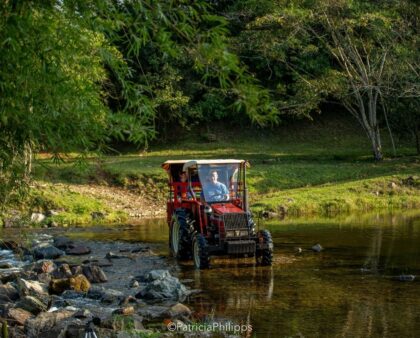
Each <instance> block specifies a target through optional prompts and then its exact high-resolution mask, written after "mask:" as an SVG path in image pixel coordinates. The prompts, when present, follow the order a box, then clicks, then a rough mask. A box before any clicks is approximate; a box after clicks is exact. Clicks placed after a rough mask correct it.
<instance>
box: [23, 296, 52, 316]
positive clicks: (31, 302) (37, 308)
mask: <svg viewBox="0 0 420 338" xmlns="http://www.w3.org/2000/svg"><path fill="white" fill-rule="evenodd" d="M16 307H19V308H22V309H24V310H26V311H29V312H30V313H33V314H34V315H37V314H38V313H40V312H43V311H47V305H46V304H44V303H43V302H42V301H40V300H39V299H38V298H36V297H32V296H24V297H22V298H21V299H20V300H19V301H18V302H17V303H16Z"/></svg>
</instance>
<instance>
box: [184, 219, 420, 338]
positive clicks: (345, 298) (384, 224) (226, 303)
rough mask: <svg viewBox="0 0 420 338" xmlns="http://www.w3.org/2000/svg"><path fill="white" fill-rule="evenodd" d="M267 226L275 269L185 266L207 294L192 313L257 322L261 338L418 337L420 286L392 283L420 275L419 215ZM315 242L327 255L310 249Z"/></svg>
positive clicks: (238, 264)
mask: <svg viewBox="0 0 420 338" xmlns="http://www.w3.org/2000/svg"><path fill="white" fill-rule="evenodd" d="M265 226H268V227H269V228H270V230H271V231H272V233H273V237H274V242H275V255H276V259H275V264H274V266H273V267H272V268H271V269H269V268H263V267H258V266H255V264H254V262H253V261H252V260H250V259H249V260H240V261H233V262H232V261H230V260H223V259H218V260H216V261H215V262H214V264H213V267H212V269H211V270H208V271H201V272H197V271H194V270H193V269H192V267H191V266H190V265H188V264H186V265H181V267H182V271H183V276H185V278H192V279H194V281H195V284H194V287H197V288H200V289H202V290H203V291H204V292H203V293H202V294H200V295H199V296H197V297H196V298H192V299H190V300H189V305H190V306H192V307H194V309H196V310H198V311H201V312H207V313H209V312H212V311H213V312H215V314H216V315H219V316H227V317H233V318H235V319H236V320H238V321H242V322H245V321H246V320H247V318H248V317H249V318H250V320H251V324H252V325H253V326H254V333H256V336H257V337H291V336H302V337H324V336H326V337H334V336H340V337H402V336H403V337H415V336H417V333H418V332H419V329H420V324H419V323H420V299H419V295H420V283H419V280H418V279H416V280H414V281H413V282H409V283H403V282H398V281H395V280H393V279H392V276H396V275H399V274H408V273H410V274H414V275H419V274H420V273H419V272H420V245H419V244H420V213H419V212H412V213H411V214H410V213H403V214H393V215H381V214H374V215H359V216H358V217H355V218H350V219H338V220H335V221H334V220H332V219H312V220H308V219H300V220H290V221H284V222H279V221H277V222H273V221H272V222H269V223H267V224H265ZM315 243H321V245H322V246H323V247H324V248H325V250H324V251H323V252H321V253H319V254H316V253H313V252H311V251H310V250H308V249H309V248H310V247H311V246H312V245H314V244H315ZM296 247H301V248H303V249H304V250H303V252H302V253H301V254H297V253H296V250H295V248H296ZM417 278H420V277H417Z"/></svg>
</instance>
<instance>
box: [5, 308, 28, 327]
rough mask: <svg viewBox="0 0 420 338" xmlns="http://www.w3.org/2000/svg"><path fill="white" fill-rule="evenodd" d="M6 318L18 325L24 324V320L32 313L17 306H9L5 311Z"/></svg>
mask: <svg viewBox="0 0 420 338" xmlns="http://www.w3.org/2000/svg"><path fill="white" fill-rule="evenodd" d="M6 316H7V318H9V319H11V320H13V321H14V322H15V323H17V324H19V325H24V324H25V322H26V321H27V320H28V319H29V318H31V317H32V313H30V312H28V311H26V310H24V309H19V308H10V309H8V310H7V313H6Z"/></svg>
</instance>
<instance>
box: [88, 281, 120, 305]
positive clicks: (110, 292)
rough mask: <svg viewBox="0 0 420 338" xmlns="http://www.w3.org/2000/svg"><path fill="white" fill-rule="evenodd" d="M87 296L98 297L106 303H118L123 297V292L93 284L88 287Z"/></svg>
mask: <svg viewBox="0 0 420 338" xmlns="http://www.w3.org/2000/svg"><path fill="white" fill-rule="evenodd" d="M87 296H88V297H89V298H92V299H98V300H100V301H101V302H102V303H106V304H112V303H115V302H118V303H119V302H121V301H122V300H123V299H124V298H125V295H124V293H123V292H121V291H118V290H114V289H108V288H104V287H100V286H95V285H94V286H92V287H91V288H90V290H89V292H88V294H87Z"/></svg>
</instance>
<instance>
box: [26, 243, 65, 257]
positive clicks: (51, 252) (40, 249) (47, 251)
mask: <svg viewBox="0 0 420 338" xmlns="http://www.w3.org/2000/svg"><path fill="white" fill-rule="evenodd" d="M33 253H34V257H35V258H36V259H55V258H58V257H61V256H63V255H64V252H63V251H61V250H60V249H58V248H56V247H55V246H52V245H49V244H41V245H39V246H37V247H35V248H34V250H33Z"/></svg>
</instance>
